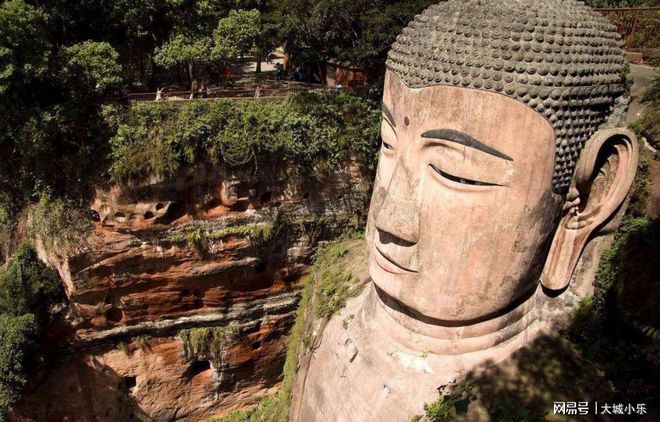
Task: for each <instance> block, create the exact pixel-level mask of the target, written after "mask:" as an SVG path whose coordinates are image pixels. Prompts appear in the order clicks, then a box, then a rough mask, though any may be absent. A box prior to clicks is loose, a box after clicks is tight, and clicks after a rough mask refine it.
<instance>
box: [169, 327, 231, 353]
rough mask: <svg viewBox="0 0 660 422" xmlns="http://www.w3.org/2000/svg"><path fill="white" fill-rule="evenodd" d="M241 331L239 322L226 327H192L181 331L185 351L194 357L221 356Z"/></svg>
mask: <svg viewBox="0 0 660 422" xmlns="http://www.w3.org/2000/svg"><path fill="white" fill-rule="evenodd" d="M240 332H241V328H240V326H239V325H238V323H237V322H234V321H232V322H231V323H229V324H228V325H226V326H224V327H203V328H191V329H187V330H181V331H179V337H181V340H182V341H183V345H184V346H183V347H184V353H185V354H186V357H187V358H188V359H192V358H206V359H208V358H215V359H217V358H220V356H221V355H222V352H223V351H224V349H225V347H226V346H227V345H228V344H229V343H230V342H231V341H232V340H234V339H235V338H236V337H237V336H238V335H239V334H240Z"/></svg>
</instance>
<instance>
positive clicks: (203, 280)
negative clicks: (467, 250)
mask: <svg viewBox="0 0 660 422" xmlns="http://www.w3.org/2000/svg"><path fill="white" fill-rule="evenodd" d="M291 167H292V166H291V165H287V164H286V163H276V164H273V165H272V167H271V168H268V169H263V168H261V169H258V171H256V170H255V169H254V168H253V167H250V166H245V167H243V168H240V169H235V168H233V169H232V168H229V167H220V166H218V167H215V168H190V169H187V170H186V171H184V172H182V174H181V175H180V176H179V177H177V178H175V179H174V180H171V181H162V180H152V181H151V182H149V183H144V184H141V185H140V186H136V187H132V188H130V189H127V188H120V187H118V186H113V185H110V186H105V187H98V188H97V189H96V193H95V195H94V201H93V203H92V204H91V205H90V208H91V209H92V210H93V211H94V212H95V215H96V217H97V220H98V221H97V222H96V228H95V230H94V233H93V234H92V236H90V238H89V239H88V242H87V244H85V245H80V247H79V248H78V249H77V251H76V252H74V253H66V254H65V253H63V252H62V251H60V250H58V249H57V248H44V247H42V248H41V251H40V253H41V255H42V257H43V258H44V259H46V260H47V261H49V262H50V263H51V264H52V265H54V266H55V267H56V268H57V269H58V271H59V273H60V275H61V277H62V279H63V281H64V284H65V290H66V293H67V297H68V301H69V302H68V309H67V310H66V318H64V319H63V321H61V322H60V324H59V325H58V326H57V327H51V329H50V333H51V339H50V340H51V341H52V343H53V348H54V349H56V350H57V351H58V352H57V353H56V357H55V358H54V361H53V362H52V363H51V364H50V365H47V366H46V369H44V370H40V371H38V373H37V374H36V376H35V377H34V378H33V379H32V380H31V382H30V384H29V385H28V387H27V388H26V390H25V394H24V397H23V399H22V401H21V403H20V406H19V412H18V414H19V415H20V416H22V417H23V418H25V419H27V420H35V421H36V420H38V421H45V420H114V421H116V420H204V419H206V418H207V417H210V416H222V415H225V414H227V413H229V412H231V411H233V410H237V409H243V408H246V407H249V406H251V405H253V404H254V403H256V402H257V401H258V400H259V399H260V398H261V397H263V396H265V395H268V394H271V393H272V392H273V391H274V389H275V388H276V387H277V386H278V383H279V382H280V381H281V373H282V365H283V361H284V353H285V349H286V338H287V335H288V330H289V328H290V326H291V324H292V323H293V315H294V312H295V308H296V304H297V301H298V296H299V288H298V281H299V280H300V278H301V276H303V275H304V274H305V272H306V271H307V268H308V264H309V262H310V259H311V257H312V255H313V252H314V247H315V246H316V244H317V243H318V242H319V241H322V240H324V239H329V238H331V237H334V236H336V235H337V234H339V233H341V232H342V231H343V230H345V229H346V227H351V226H353V227H361V226H362V224H363V217H364V213H365V212H366V209H367V203H368V196H369V189H370V188H369V183H370V177H371V176H370V175H367V174H365V173H364V172H362V171H361V170H360V169H359V168H358V166H357V165H355V164H354V163H347V164H346V165H345V166H344V168H341V169H337V170H335V171H332V172H327V171H326V172H316V171H315V169H300V168H291ZM319 174H324V176H319Z"/></svg>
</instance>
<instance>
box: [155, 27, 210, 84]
mask: <svg viewBox="0 0 660 422" xmlns="http://www.w3.org/2000/svg"><path fill="white" fill-rule="evenodd" d="M210 44H211V40H210V39H209V38H206V37H203V38H199V39H192V38H189V37H187V36H185V35H183V34H178V35H176V36H174V38H172V39H171V40H170V41H169V42H167V43H165V44H163V45H162V46H160V47H158V48H156V51H155V54H154V61H155V62H156V64H158V65H160V66H163V67H164V68H167V69H171V68H174V67H176V66H181V65H184V66H186V70H187V72H188V81H189V82H190V89H194V85H195V84H196V78H195V62H196V61H198V60H204V59H207V58H208V57H209V54H210Z"/></svg>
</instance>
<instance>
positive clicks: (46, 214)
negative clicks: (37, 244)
mask: <svg viewBox="0 0 660 422" xmlns="http://www.w3.org/2000/svg"><path fill="white" fill-rule="evenodd" d="M28 214H29V218H28V230H29V232H30V234H31V235H32V237H37V236H38V237H39V238H40V239H41V240H42V241H43V242H44V245H45V246H46V247H47V248H53V247H55V248H58V249H59V250H60V251H62V252H67V251H70V250H72V249H74V248H77V247H80V246H82V245H84V244H85V241H86V238H87V236H88V235H89V234H90V233H91V231H92V229H93V223H92V222H91V221H90V220H89V218H88V217H87V216H85V215H84V214H83V213H82V211H81V210H80V208H78V207H76V206H75V205H74V204H72V203H71V202H70V201H66V200H63V199H53V200H52V199H50V198H48V197H47V196H45V195H43V196H42V197H41V199H40V200H39V202H38V203H37V204H34V205H32V206H31V207H30V208H29V212H28Z"/></svg>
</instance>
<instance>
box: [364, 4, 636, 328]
mask: <svg viewBox="0 0 660 422" xmlns="http://www.w3.org/2000/svg"><path fill="white" fill-rule="evenodd" d="M619 38H620V37H619V35H618V34H617V33H616V32H615V30H614V27H613V26H612V25H610V24H609V23H608V22H607V21H606V20H605V19H604V18H602V17H600V16H599V15H597V14H596V13H595V12H593V11H592V10H591V9H589V8H588V7H587V6H585V5H583V4H582V3H579V2H576V1H573V0H545V1H534V0H515V1H501V0H456V1H454V0H449V1H447V2H444V3H441V4H438V5H436V6H432V7H430V8H429V9H427V10H426V11H425V12H423V13H422V14H421V15H418V16H417V17H415V19H414V21H412V22H411V23H410V24H409V25H408V27H407V28H405V29H404V31H403V33H402V34H401V35H400V36H399V37H398V38H397V41H396V42H395V43H394V45H393V46H392V49H391V51H390V52H389V56H388V60H387V73H386V76H385V88H384V94H383V118H382V148H381V151H380V158H379V163H378V170H377V175H376V180H375V186H374V192H373V196H372V201H371V208H370V212H369V220H368V225H367V243H368V248H369V271H370V274H371V277H372V279H373V281H374V284H375V286H376V288H377V290H378V292H379V294H380V295H381V297H383V295H384V297H387V298H388V299H391V300H394V301H396V302H398V303H399V304H400V305H402V306H403V307H404V308H405V309H407V310H409V311H410V315H415V316H417V317H419V318H421V319H423V320H425V321H436V322H438V323H443V322H448V323H450V324H453V325H456V324H458V325H460V323H461V322H465V323H469V322H470V321H482V320H486V319H488V318H489V317H490V316H494V315H498V314H501V313H503V312H506V310H507V309H510V308H511V307H512V306H515V304H516V303H520V301H521V300H523V299H524V298H526V297H530V295H531V294H532V293H533V292H534V291H536V290H537V287H538V284H539V282H540V283H541V284H542V285H543V287H544V288H545V290H546V291H553V292H561V290H562V289H565V288H566V287H567V285H568V283H569V280H570V279H571V276H572V274H573V272H574V270H575V267H576V264H577V262H578V259H579V258H580V255H581V253H582V251H583V249H584V247H585V245H586V244H587V242H588V241H589V239H590V238H592V237H593V235H594V234H595V233H597V232H598V230H599V229H600V228H602V227H603V226H604V225H606V224H607V223H608V222H610V221H611V219H612V218H613V216H614V215H615V214H616V213H617V212H618V211H619V210H620V209H621V207H622V204H623V202H624V200H625V197H626V195H627V192H628V190H629V188H630V185H631V183H632V180H633V177H634V174H635V169H636V164H637V154H638V152H637V144H636V140H635V139H634V135H633V134H632V133H630V132H629V131H627V130H625V129H620V128H614V127H612V126H613V125H612V123H611V122H612V121H613V118H612V116H613V115H616V114H617V113H616V111H617V107H620V105H621V104H622V101H621V97H622V95H623V94H624V91H625V86H624V85H625V69H626V66H625V60H624V57H623V52H622V49H621V42H620V41H619Z"/></svg>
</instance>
